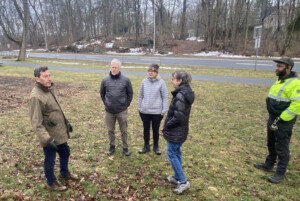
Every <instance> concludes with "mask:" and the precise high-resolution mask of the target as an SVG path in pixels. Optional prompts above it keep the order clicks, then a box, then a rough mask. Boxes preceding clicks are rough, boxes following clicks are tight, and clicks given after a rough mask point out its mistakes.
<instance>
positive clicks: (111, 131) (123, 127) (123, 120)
mask: <svg viewBox="0 0 300 201" xmlns="http://www.w3.org/2000/svg"><path fill="white" fill-rule="evenodd" d="M127 114H128V111H127V109H126V110H125V111H123V112H120V113H117V114H113V113H109V112H107V111H106V112H105V122H106V126H107V130H108V137H109V144H110V146H115V145H116V144H115V139H116V137H115V126H116V120H118V124H119V127H120V131H121V136H122V145H123V148H128V144H127Z"/></svg>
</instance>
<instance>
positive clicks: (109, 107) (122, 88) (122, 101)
mask: <svg viewBox="0 0 300 201" xmlns="http://www.w3.org/2000/svg"><path fill="white" fill-rule="evenodd" d="M120 69H121V61H120V60H118V59H113V60H112V61H111V64H110V72H109V75H108V76H107V77H105V78H103V80H102V82H101V85H100V97H101V99H102V101H103V103H104V106H105V123H106V126H107V130H108V136H109V144H110V146H109V150H108V152H107V155H112V154H114V152H115V139H116V137H115V126H116V121H118V124H119V127H120V130H121V135H122V145H123V153H124V154H125V155H126V156H130V152H129V151H128V144H127V135H128V133H127V116H128V107H129V106H130V103H131V101H132V97H133V90H132V85H131V82H130V80H129V78H127V77H125V76H124V75H122V74H121V71H120Z"/></svg>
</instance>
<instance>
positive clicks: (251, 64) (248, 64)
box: [236, 63, 273, 66]
mask: <svg viewBox="0 0 300 201" xmlns="http://www.w3.org/2000/svg"><path fill="white" fill-rule="evenodd" d="M236 64H239V65H247V66H254V65H255V64H253V63H236ZM256 65H257V66H273V65H272V64H256Z"/></svg>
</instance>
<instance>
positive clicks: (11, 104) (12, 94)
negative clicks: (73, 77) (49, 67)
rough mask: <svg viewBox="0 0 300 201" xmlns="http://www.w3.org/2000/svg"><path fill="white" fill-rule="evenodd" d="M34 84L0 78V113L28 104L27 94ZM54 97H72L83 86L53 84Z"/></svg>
mask: <svg viewBox="0 0 300 201" xmlns="http://www.w3.org/2000/svg"><path fill="white" fill-rule="evenodd" d="M34 84H35V81H34V79H33V78H24V77H12V76H0V113H5V112H6V111H8V110H13V109H17V108H18V107H22V106H25V107H27V104H28V97H29V94H30V92H31V90H32V88H33V86H34ZM55 89H56V96H57V97H63V96H64V97H65V96H72V94H75V93H76V92H78V91H79V90H83V89H84V87H83V86H76V85H73V84H69V83H67V84H66V83H59V82H55Z"/></svg>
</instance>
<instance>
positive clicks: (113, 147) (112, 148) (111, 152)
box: [106, 146, 116, 156]
mask: <svg viewBox="0 0 300 201" xmlns="http://www.w3.org/2000/svg"><path fill="white" fill-rule="evenodd" d="M115 149H116V146H110V147H109V150H108V151H107V152H106V154H107V155H109V156H111V155H113V154H114V153H115Z"/></svg>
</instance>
